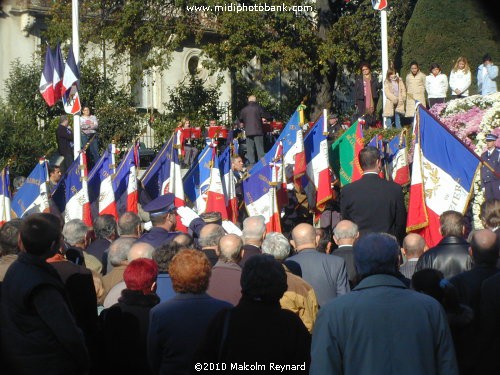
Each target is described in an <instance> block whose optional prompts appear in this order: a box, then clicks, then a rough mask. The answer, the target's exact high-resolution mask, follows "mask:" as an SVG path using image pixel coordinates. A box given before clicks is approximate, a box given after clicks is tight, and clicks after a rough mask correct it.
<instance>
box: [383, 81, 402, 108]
mask: <svg viewBox="0 0 500 375" xmlns="http://www.w3.org/2000/svg"><path fill="white" fill-rule="evenodd" d="M398 84H399V95H398V96H397V97H396V96H395V95H394V94H393V92H392V87H391V82H390V81H388V80H385V81H384V93H385V96H386V97H387V100H386V102H385V106H384V112H383V114H382V116H384V117H392V116H394V110H396V112H398V113H405V102H406V88H405V84H404V83H403V80H402V79H401V78H398Z"/></svg>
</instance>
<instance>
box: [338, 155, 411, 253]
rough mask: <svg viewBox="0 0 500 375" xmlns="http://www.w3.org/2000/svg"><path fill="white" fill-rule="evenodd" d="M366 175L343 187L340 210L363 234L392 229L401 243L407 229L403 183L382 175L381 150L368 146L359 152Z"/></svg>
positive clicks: (391, 231) (390, 232)
mask: <svg viewBox="0 0 500 375" xmlns="http://www.w3.org/2000/svg"><path fill="white" fill-rule="evenodd" d="M359 163H360V165H361V168H362V169H363V177H362V178H361V179H360V180H358V181H355V182H352V183H350V184H348V185H346V186H344V187H343V188H342V190H341V191H340V213H341V215H342V218H343V219H344V220H350V221H352V222H354V223H356V224H357V225H358V227H359V232H360V235H363V234H365V233H369V232H383V233H389V234H392V235H394V236H396V238H397V239H398V241H399V243H400V244H401V243H402V241H403V238H404V236H405V231H406V208H405V204H404V197H403V191H402V190H401V186H399V185H398V184H396V183H395V182H392V181H386V180H384V179H381V178H380V177H379V176H378V173H379V171H380V168H381V162H380V159H379V152H378V150H377V149H376V148H375V147H371V146H367V147H365V148H364V149H362V150H361V151H360V153H359Z"/></svg>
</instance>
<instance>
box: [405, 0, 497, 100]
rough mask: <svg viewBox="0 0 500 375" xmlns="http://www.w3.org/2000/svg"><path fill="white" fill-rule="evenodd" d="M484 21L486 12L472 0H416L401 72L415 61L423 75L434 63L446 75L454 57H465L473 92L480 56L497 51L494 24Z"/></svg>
mask: <svg viewBox="0 0 500 375" xmlns="http://www.w3.org/2000/svg"><path fill="white" fill-rule="evenodd" d="M488 22H489V20H488V14H487V13H486V11H485V10H484V9H483V8H482V6H481V4H480V2H478V1H475V0H441V1H433V0H420V1H419V2H418V3H417V5H416V7H415V10H414V12H413V15H412V17H411V19H410V21H409V22H408V26H407V27H406V30H405V32H404V36H403V56H402V60H403V68H404V69H403V72H402V73H403V74H404V75H406V74H407V73H408V71H409V64H410V62H411V61H413V60H415V61H417V62H418V63H419V64H420V65H421V69H422V71H423V72H424V73H426V74H427V73H428V72H429V70H428V69H429V66H430V64H432V63H434V62H437V63H438V64H440V65H441V68H442V71H443V73H445V74H446V75H447V76H449V73H450V71H451V69H452V67H453V65H454V63H455V61H456V59H457V58H458V57H459V56H465V57H466V58H467V59H468V61H469V64H470V66H471V71H472V77H473V79H472V82H473V83H472V87H471V89H470V90H469V93H470V94H475V93H476V80H475V73H476V69H477V66H478V65H479V64H481V63H482V56H483V55H484V54H485V53H490V54H495V53H498V51H500V39H499V33H498V26H497V25H495V24H491V25H490V24H488ZM493 58H496V59H498V57H495V56H494V57H493ZM404 75H403V76H404Z"/></svg>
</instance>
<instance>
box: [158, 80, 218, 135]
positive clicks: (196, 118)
mask: <svg viewBox="0 0 500 375" xmlns="http://www.w3.org/2000/svg"><path fill="white" fill-rule="evenodd" d="M221 83H222V82H221V80H219V81H218V82H217V84H216V85H214V86H208V87H205V85H204V81H203V80H202V79H200V78H198V77H196V76H195V75H191V76H189V77H186V78H185V79H184V80H183V81H182V82H180V83H179V85H178V86H177V87H175V88H174V89H172V90H169V91H168V94H169V101H168V102H167V103H164V105H165V109H166V112H165V114H163V115H162V114H155V115H154V116H153V119H152V122H151V127H152V128H153V129H154V130H155V138H156V142H159V143H163V142H165V140H166V139H168V138H169V137H170V135H171V134H172V131H173V130H174V129H175V128H176V127H177V124H178V122H179V121H181V120H182V119H183V118H184V117H187V118H189V119H190V121H191V126H193V127H195V126H199V127H202V126H204V125H205V124H206V123H207V120H209V119H216V120H218V119H220V118H221V116H222V115H223V113H222V112H221V110H220V108H219V97H220V92H219V88H220V85H221Z"/></svg>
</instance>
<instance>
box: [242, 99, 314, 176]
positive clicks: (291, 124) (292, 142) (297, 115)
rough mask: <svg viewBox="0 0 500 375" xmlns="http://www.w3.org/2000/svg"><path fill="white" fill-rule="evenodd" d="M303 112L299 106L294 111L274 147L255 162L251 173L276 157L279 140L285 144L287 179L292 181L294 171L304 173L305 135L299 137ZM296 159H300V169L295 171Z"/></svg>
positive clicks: (284, 159)
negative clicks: (302, 162) (301, 163)
mask: <svg viewBox="0 0 500 375" xmlns="http://www.w3.org/2000/svg"><path fill="white" fill-rule="evenodd" d="M301 113H302V110H301V107H299V109H297V110H296V111H295V112H294V113H293V115H292V117H290V120H288V122H287V124H286V125H285V128H284V129H283V130H282V131H281V133H280V135H279V137H278V139H277V140H276V142H275V143H274V145H273V147H271V149H270V150H269V151H268V152H267V154H266V155H265V156H264V158H262V159H261V160H259V161H258V162H257V163H255V165H254V166H253V168H252V169H251V170H250V172H249V173H250V174H254V173H256V172H257V171H258V170H259V169H260V168H262V167H263V166H264V165H265V164H267V163H269V162H270V161H271V160H272V159H273V158H274V155H276V149H277V147H278V144H279V142H282V145H283V163H284V168H285V173H286V177H287V179H288V180H289V181H292V179H293V175H294V172H297V173H302V174H304V169H305V166H304V165H300V160H301V159H300V158H301V156H300V153H301V152H302V151H303V149H304V146H303V144H302V138H303V137H302V138H300V139H299V138H298V137H299V132H300V135H302V126H301V125H302V123H301ZM302 117H303V116H302ZM297 154H299V157H298V159H296V157H295V155H297ZM296 160H297V161H299V165H298V168H299V169H298V170H295V171H294V166H295V162H296ZM301 167H302V168H301Z"/></svg>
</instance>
